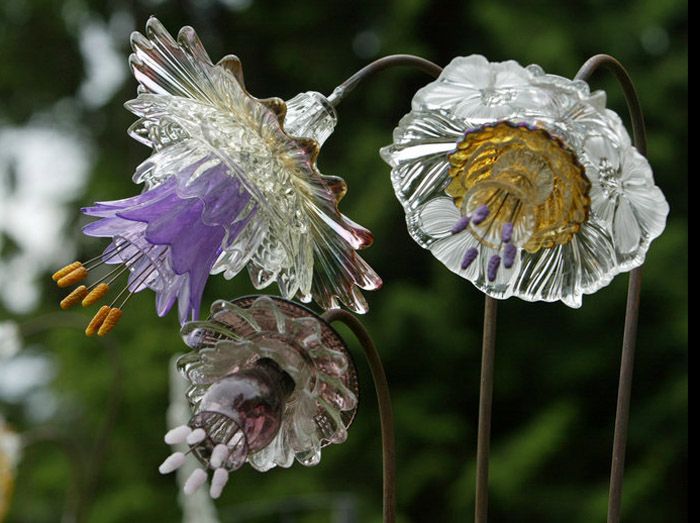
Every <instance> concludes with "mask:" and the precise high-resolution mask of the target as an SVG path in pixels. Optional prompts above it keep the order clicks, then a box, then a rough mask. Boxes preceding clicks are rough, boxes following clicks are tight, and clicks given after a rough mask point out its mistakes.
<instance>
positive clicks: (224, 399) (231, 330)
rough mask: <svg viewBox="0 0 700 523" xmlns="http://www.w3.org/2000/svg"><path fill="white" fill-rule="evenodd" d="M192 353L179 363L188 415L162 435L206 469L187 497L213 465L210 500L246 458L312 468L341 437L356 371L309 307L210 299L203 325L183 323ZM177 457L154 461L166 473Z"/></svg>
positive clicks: (354, 395) (260, 466)
mask: <svg viewBox="0 0 700 523" xmlns="http://www.w3.org/2000/svg"><path fill="white" fill-rule="evenodd" d="M182 335H183V339H184V340H185V343H186V344H187V345H188V346H189V347H190V348H191V349H192V352H189V353H187V354H185V355H184V356H182V357H181V358H180V359H179V361H178V367H179V369H180V371H181V372H182V374H183V376H184V377H185V378H186V379H187V380H188V382H189V383H190V387H189V389H188V391H187V399H188V401H189V403H190V405H191V407H192V411H193V415H192V418H191V419H190V421H189V423H188V424H187V425H182V426H179V427H175V428H174V429H172V430H170V431H169V432H168V433H167V434H166V436H165V442H166V443H168V444H171V445H177V444H187V445H188V447H189V451H188V452H191V453H192V454H194V455H195V456H196V458H197V459H198V460H199V461H200V462H201V463H202V465H203V467H204V468H197V469H195V471H194V472H193V473H192V474H191V475H190V477H189V479H188V480H187V482H186V483H185V487H184V490H185V493H188V494H191V493H192V492H194V491H196V490H197V489H198V488H199V487H200V486H202V484H203V483H204V482H205V481H206V479H207V477H208V473H207V470H212V471H213V475H212V480H211V485H210V494H211V496H212V497H214V498H217V497H219V495H220V494H221V491H222V489H223V487H224V485H225V484H226V482H227V481H228V477H229V472H230V471H233V470H237V469H239V468H240V467H242V466H243V465H244V464H245V463H246V462H248V463H250V464H251V465H252V466H253V467H254V468H255V469H256V470H259V471H263V472H264V471H267V470H269V469H271V468H273V467H275V466H280V467H290V466H291V465H292V464H293V462H294V460H295V459H296V460H297V461H299V462H300V463H302V464H303V465H307V466H311V465H316V464H317V463H318V462H319V461H320V459H321V448H322V447H324V446H326V445H329V444H331V443H342V442H343V441H345V439H346V438H347V430H348V428H349V426H350V424H351V423H352V421H353V419H354V417H355V412H356V410H357V402H358V394H359V390H358V381H357V371H356V369H355V366H354V364H353V362H352V359H351V357H350V355H349V353H348V351H347V348H346V346H345V344H344V342H343V340H342V339H341V338H340V336H339V335H338V334H337V333H336V332H335V330H333V329H332V328H331V327H330V325H328V324H327V323H326V322H325V321H323V320H322V319H321V318H319V317H318V316H316V315H314V314H313V313H312V312H310V311H309V310H308V309H306V308H305V307H303V306H301V305H297V304H295V303H293V302H290V301H287V300H283V299H281V298H272V297H267V296H261V297H246V298H240V299H238V300H236V301H234V302H227V301H223V300H220V301H217V302H215V303H214V304H213V305H212V308H211V317H210V318H209V319H208V320H207V321H195V322H189V323H186V324H185V326H184V327H183V329H182ZM184 461H185V453H183V452H181V451H178V452H175V453H173V454H172V455H171V456H169V457H168V458H167V459H166V460H165V461H164V462H163V464H162V465H161V467H160V469H159V470H160V472H161V473H163V474H167V473H170V472H173V471H174V470H176V469H178V468H179V467H180V466H181V465H182V464H183V463H184Z"/></svg>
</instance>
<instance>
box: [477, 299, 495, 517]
mask: <svg viewBox="0 0 700 523" xmlns="http://www.w3.org/2000/svg"><path fill="white" fill-rule="evenodd" d="M497 318H498V301H497V300H495V299H494V298H491V297H490V296H486V300H485V302H484V334H483V340H482V346H481V385H480V390H479V428H478V432H477V447H476V501H475V505H476V506H475V509H474V521H475V522H476V523H486V521H487V519H488V510H489V455H490V452H491V412H492V408H493V375H494V367H495V360H496V323H497Z"/></svg>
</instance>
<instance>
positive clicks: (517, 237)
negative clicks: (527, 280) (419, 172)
mask: <svg viewBox="0 0 700 523" xmlns="http://www.w3.org/2000/svg"><path fill="white" fill-rule="evenodd" d="M449 161H450V172H449V174H450V177H451V178H452V181H451V183H450V184H449V186H448V187H447V189H446V192H447V194H449V195H450V196H452V198H454V202H455V205H457V207H458V208H459V209H460V211H461V213H462V215H463V216H473V215H475V213H476V214H477V215H478V214H479V209H484V208H487V209H488V214H487V216H486V217H485V218H484V219H483V220H476V221H474V220H472V222H471V223H470V224H469V227H470V230H471V232H472V234H473V235H474V236H475V237H476V238H477V239H478V240H479V242H480V243H481V244H483V245H487V246H489V247H492V248H496V249H498V248H499V245H501V244H502V243H503V238H502V231H503V227H504V226H506V227H507V228H508V229H511V228H512V243H513V244H514V245H516V246H518V247H520V248H523V249H525V250H526V251H528V252H536V251H538V250H540V249H543V248H551V247H554V246H555V245H560V244H565V243H568V242H569V241H571V239H572V238H573V235H574V234H576V233H577V232H578V231H579V229H580V227H581V224H582V223H584V221H585V220H586V218H587V216H588V211H589V208H590V202H591V200H590V197H589V190H590V186H591V184H590V181H589V180H588V178H586V176H585V174H584V168H583V167H582V166H581V164H580V163H579V162H578V161H577V159H576V157H575V155H574V154H573V153H572V152H571V151H570V150H569V149H568V148H567V147H566V146H565V145H564V144H563V143H562V142H561V141H560V140H558V139H556V138H554V137H553V136H552V135H550V134H549V133H548V132H546V131H545V130H543V129H532V128H529V127H525V126H515V125H512V124H509V123H505V122H501V123H497V124H495V125H487V126H484V127H481V128H480V129H478V130H476V131H474V132H470V133H467V134H466V135H465V137H464V138H463V139H462V140H461V141H460V142H459V143H458V144H457V147H456V149H455V151H454V152H452V153H451V154H450V155H449Z"/></svg>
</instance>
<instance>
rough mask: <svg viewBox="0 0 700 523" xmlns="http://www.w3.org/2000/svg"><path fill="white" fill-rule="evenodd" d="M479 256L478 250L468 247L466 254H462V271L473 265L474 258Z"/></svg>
mask: <svg viewBox="0 0 700 523" xmlns="http://www.w3.org/2000/svg"><path fill="white" fill-rule="evenodd" d="M478 255H479V249H477V248H476V247H470V248H469V249H467V252H466V253H464V258H462V270H463V271H465V270H467V269H468V268H469V266H470V265H471V264H472V263H474V260H476V257H477V256H478Z"/></svg>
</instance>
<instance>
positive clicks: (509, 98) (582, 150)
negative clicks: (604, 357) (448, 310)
mask: <svg viewBox="0 0 700 523" xmlns="http://www.w3.org/2000/svg"><path fill="white" fill-rule="evenodd" d="M381 154H382V156H383V158H384V159H385V160H386V161H387V163H389V165H390V166H391V167H392V182H393V185H394V190H395V192H396V196H397V197H398V199H399V201H400V202H401V203H402V204H403V207H404V210H405V212H406V221H407V224H408V229H409V232H410V234H411V236H412V237H413V238H414V239H415V240H416V241H417V242H418V243H419V244H420V245H421V246H423V247H424V248H426V249H429V250H430V251H431V252H432V253H433V255H434V256H435V257H436V258H438V259H439V260H440V261H441V262H442V263H444V264H445V265H446V266H447V267H448V268H449V269H450V270H451V271H453V272H455V273H457V274H459V275H460V276H462V277H464V278H466V279H468V280H470V281H472V282H473V283H474V284H475V285H476V286H477V287H478V288H479V289H480V290H482V291H483V292H485V293H486V294H488V295H490V296H492V297H495V298H508V297H510V296H518V297H520V298H522V299H525V300H528V301H540V300H542V301H557V300H561V301H563V302H564V303H566V304H567V305H569V306H572V307H579V306H580V305H581V302H582V296H583V294H590V293H593V292H595V291H596V290H598V289H600V288H601V287H603V286H605V285H607V284H608V283H609V282H610V281H611V280H612V278H613V277H614V276H615V275H616V274H618V273H620V272H623V271H628V270H631V269H633V268H635V267H637V266H639V265H641V264H642V262H643V261H644V257H645V255H646V252H647V250H648V248H649V244H650V243H651V241H652V240H653V239H654V238H656V237H657V236H659V235H660V234H661V232H662V231H663V229H664V227H665V224H666V216H667V215H668V211H669V208H668V204H667V203H666V200H665V198H664V196H663V194H662V193H661V191H660V190H659V188H658V187H656V185H655V184H654V179H653V176H652V172H651V168H650V166H649V163H648V162H647V160H646V159H645V158H644V157H643V156H642V155H641V154H640V153H639V152H638V151H637V150H636V149H635V148H634V147H633V146H632V144H631V141H630V138H629V135H628V134H627V131H626V130H625V128H624V126H623V124H622V122H621V120H620V118H619V117H618V116H617V114H615V113H614V112H612V111H610V110H609V109H606V107H605V93H603V92H602V91H596V92H593V93H591V92H590V90H589V87H588V85H587V84H586V83H585V82H583V81H572V80H568V79H566V78H562V77H559V76H555V75H550V74H545V73H544V71H542V69H541V68H540V67H539V66H536V65H531V66H528V67H522V66H520V65H519V64H517V63H516V62H513V61H509V62H503V63H490V62H488V61H487V60H486V59H485V58H484V57H483V56H469V57H462V58H456V59H455V60H454V61H452V63H450V64H449V65H448V66H447V67H446V68H445V69H444V71H443V72H442V74H441V75H440V77H439V78H438V79H437V81H435V82H432V83H430V84H428V85H427V86H425V87H423V88H422V89H421V90H419V91H418V93H417V94H416V95H415V97H414V99H413V102H412V110H411V112H410V113H409V114H407V115H406V116H405V117H404V118H403V119H402V120H401V122H400V123H399V126H398V127H397V128H396V129H395V131H394V143H393V144H392V145H390V146H388V147H385V148H383V149H382V151H381Z"/></svg>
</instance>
